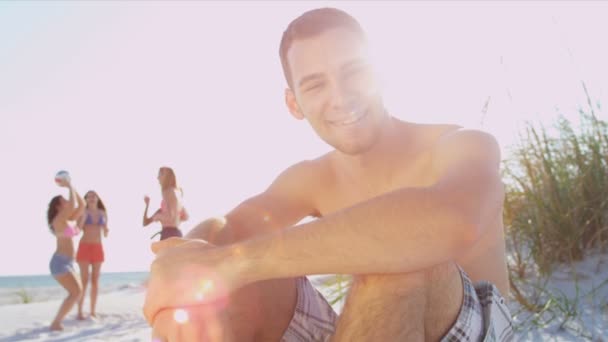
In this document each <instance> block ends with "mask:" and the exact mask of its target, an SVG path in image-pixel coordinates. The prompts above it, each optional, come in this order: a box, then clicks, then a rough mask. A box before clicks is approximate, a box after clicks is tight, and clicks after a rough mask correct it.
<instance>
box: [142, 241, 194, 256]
mask: <svg viewBox="0 0 608 342" xmlns="http://www.w3.org/2000/svg"><path fill="white" fill-rule="evenodd" d="M188 241H189V240H188V239H184V238H178V237H171V238H168V239H165V240H161V241H157V242H153V243H152V246H151V248H152V252H153V253H154V254H158V253H159V252H160V251H162V250H163V249H165V248H170V247H176V246H179V245H182V244H184V243H186V242H188Z"/></svg>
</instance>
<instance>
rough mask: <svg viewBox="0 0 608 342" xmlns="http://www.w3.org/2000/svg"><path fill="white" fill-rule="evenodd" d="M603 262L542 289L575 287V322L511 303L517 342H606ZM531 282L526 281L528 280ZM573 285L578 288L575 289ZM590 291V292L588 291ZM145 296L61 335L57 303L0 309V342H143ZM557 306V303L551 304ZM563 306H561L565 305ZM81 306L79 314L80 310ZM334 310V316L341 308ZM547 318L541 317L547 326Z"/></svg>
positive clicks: (106, 296)
mask: <svg viewBox="0 0 608 342" xmlns="http://www.w3.org/2000/svg"><path fill="white" fill-rule="evenodd" d="M607 262H608V256H606V255H604V256H592V257H589V258H587V259H586V260H585V261H584V262H582V263H580V264H577V265H575V266H576V269H577V272H578V278H579V281H578V283H576V282H574V281H573V279H572V275H571V273H569V272H568V270H567V269H565V268H564V269H563V270H559V271H557V272H555V274H554V276H553V278H552V280H551V281H550V282H549V283H547V285H546V286H547V287H553V288H558V289H559V291H560V292H562V293H564V295H565V296H567V297H568V298H571V299H572V300H571V301H569V302H571V303H575V301H574V300H573V299H574V298H576V291H577V290H576V288H577V287H578V293H579V295H578V296H579V301H578V302H577V306H575V307H571V308H570V309H571V310H572V312H576V313H577V315H578V316H577V318H576V319H574V320H572V321H569V322H568V323H566V324H562V323H563V321H562V320H560V319H558V318H555V319H553V320H551V321H550V323H549V324H546V326H545V327H544V328H539V326H538V324H533V323H532V322H533V321H534V319H536V320H538V319H539V316H534V315H531V314H529V313H527V312H521V308H520V307H519V305H518V304H517V303H515V302H513V301H512V302H511V305H510V306H511V310H512V313H513V314H515V315H516V317H515V322H516V324H517V329H518V333H517V334H516V340H517V341H584V340H590V341H608V286H607V285H606V283H607V282H608V268H607V267H606V263H607ZM531 279H532V277H531ZM323 282H324V281H323V278H319V277H315V278H314V279H313V283H315V285H316V286H317V287H318V288H321V289H322V291H323V292H324V294H325V295H326V296H330V297H331V291H329V290H328V288H327V287H322V284H323ZM576 284H578V286H576ZM594 288H595V289H596V291H594V292H591V291H592V289H594ZM144 295H145V289H144V288H143V287H142V286H132V285H131V286H125V287H122V288H116V289H115V290H113V291H111V292H107V293H103V294H101V295H100V297H99V301H98V303H99V304H98V311H99V318H98V319H96V320H92V319H87V320H85V321H78V320H76V310H75V309H74V310H73V311H72V312H71V313H70V314H69V316H68V317H67V319H66V320H65V321H64V326H65V330H64V331H62V332H51V331H49V330H48V326H49V324H50V321H51V319H52V318H53V316H54V314H55V312H56V311H57V308H58V307H59V304H60V300H61V299H59V298H56V299H52V300H46V301H39V302H32V303H28V304H10V305H1V306H0V322H2V324H0V342H9V341H149V340H150V332H151V329H150V328H149V327H148V325H147V323H146V322H145V320H144V318H143V316H142V314H141V306H142V303H143V299H144ZM556 300H558V301H559V300H560V299H556ZM565 303H568V301H564V302H563V303H562V304H563V305H567V304H565ZM86 305H87V304H86V303H85V308H86ZM334 308H335V309H336V310H340V308H341V303H340V302H338V303H336V304H335V306H334ZM550 314H551V312H549V311H547V312H545V313H544V316H543V317H544V318H545V319H547V320H549V318H550V317H549V316H550Z"/></svg>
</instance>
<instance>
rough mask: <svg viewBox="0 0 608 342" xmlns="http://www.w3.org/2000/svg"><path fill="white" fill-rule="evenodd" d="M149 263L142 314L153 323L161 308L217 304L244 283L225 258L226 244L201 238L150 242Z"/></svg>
mask: <svg viewBox="0 0 608 342" xmlns="http://www.w3.org/2000/svg"><path fill="white" fill-rule="evenodd" d="M152 251H153V252H154V253H156V254H157V257H156V260H155V261H154V262H153V263H152V266H151V270H150V280H149V283H148V291H147V293H146V300H145V303H144V316H145V317H146V320H147V321H148V323H150V324H153V323H154V319H155V316H156V314H157V313H159V311H161V310H163V309H167V308H172V309H188V308H189V307H190V306H193V305H197V304H207V303H214V305H221V303H222V302H224V303H225V301H226V300H227V295H228V293H229V292H231V291H233V290H235V289H237V288H239V287H241V286H243V285H245V284H244V283H243V282H242V280H240V279H239V278H240V277H239V272H238V271H239V270H238V267H236V266H235V265H234V264H231V263H230V262H229V259H234V258H229V254H228V252H227V249H226V248H222V247H215V246H213V245H211V244H209V243H207V242H206V241H203V240H195V239H192V240H188V239H180V238H170V239H167V240H164V241H161V242H157V243H154V244H153V245H152Z"/></svg>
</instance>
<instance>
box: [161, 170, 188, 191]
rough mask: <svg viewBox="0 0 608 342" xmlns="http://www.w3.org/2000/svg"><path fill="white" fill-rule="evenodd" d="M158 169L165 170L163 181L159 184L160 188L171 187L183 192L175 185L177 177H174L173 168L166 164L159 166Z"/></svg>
mask: <svg viewBox="0 0 608 342" xmlns="http://www.w3.org/2000/svg"><path fill="white" fill-rule="evenodd" d="M160 171H164V172H165V179H164V181H163V184H161V189H162V190H166V189H168V188H171V187H173V188H175V189H178V190H179V191H180V192H181V193H182V194H183V191H182V189H181V188H180V187H178V186H177V177H175V171H173V169H172V168H170V167H168V166H161V168H160Z"/></svg>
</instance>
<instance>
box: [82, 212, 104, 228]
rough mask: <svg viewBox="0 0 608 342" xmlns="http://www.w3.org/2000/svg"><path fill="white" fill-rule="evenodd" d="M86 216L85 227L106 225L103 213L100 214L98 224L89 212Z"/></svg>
mask: <svg viewBox="0 0 608 342" xmlns="http://www.w3.org/2000/svg"><path fill="white" fill-rule="evenodd" d="M86 215H87V216H86V218H85V220H84V224H85V225H87V224H98V225H100V226H103V225H105V224H106V219H105V217H104V215H103V213H101V212H100V215H99V218H98V219H97V223H94V222H93V215H91V213H89V212H87V214H86Z"/></svg>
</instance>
